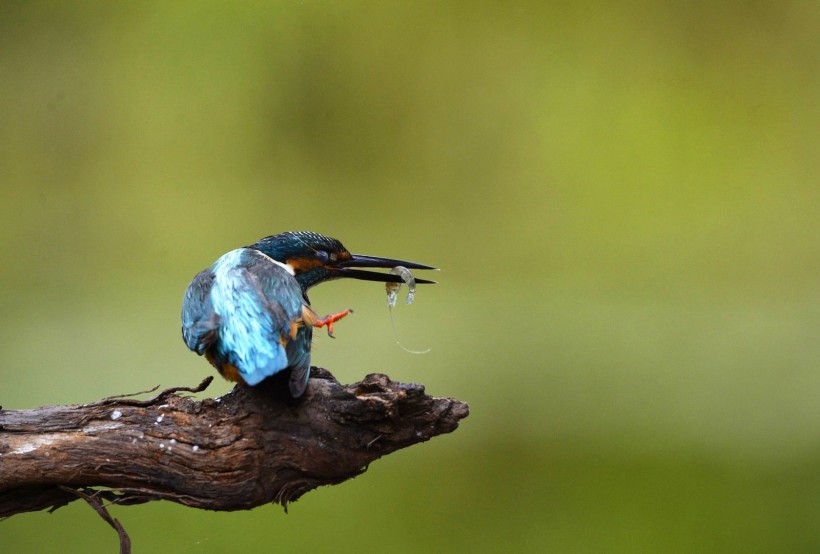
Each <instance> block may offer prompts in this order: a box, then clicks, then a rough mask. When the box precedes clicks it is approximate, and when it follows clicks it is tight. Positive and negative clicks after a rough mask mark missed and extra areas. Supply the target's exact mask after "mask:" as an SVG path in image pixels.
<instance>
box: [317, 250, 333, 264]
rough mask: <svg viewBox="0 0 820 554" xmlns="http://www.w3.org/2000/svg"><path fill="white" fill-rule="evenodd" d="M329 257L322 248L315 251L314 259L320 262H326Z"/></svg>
mask: <svg viewBox="0 0 820 554" xmlns="http://www.w3.org/2000/svg"><path fill="white" fill-rule="evenodd" d="M328 258H330V255H329V254H328V253H327V252H325V251H324V250H317V251H316V259H317V260H319V261H320V262H326V261H327V260H328Z"/></svg>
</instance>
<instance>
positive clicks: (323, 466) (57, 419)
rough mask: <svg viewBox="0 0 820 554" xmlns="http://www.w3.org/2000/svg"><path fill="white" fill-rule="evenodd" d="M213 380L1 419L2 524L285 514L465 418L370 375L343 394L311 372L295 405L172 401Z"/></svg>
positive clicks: (258, 391) (267, 398)
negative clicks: (82, 517)
mask: <svg viewBox="0 0 820 554" xmlns="http://www.w3.org/2000/svg"><path fill="white" fill-rule="evenodd" d="M210 380H211V379H210V378H208V379H206V380H205V381H203V382H202V384H201V385H200V386H199V387H196V388H193V389H191V388H184V387H182V388H174V389H168V390H166V391H163V392H161V393H160V394H158V395H156V396H155V397H153V398H150V399H148V400H136V399H133V398H129V397H126V396H119V397H111V398H106V399H103V400H100V401H98V402H94V403H92V404H82V405H69V406H47V407H42V408H38V409H35V410H21V411H15V410H0V517H6V516H10V515H13V514H18V513H22V512H28V511H36V510H43V509H52V510H53V509H56V508H59V507H60V506H63V505H65V504H67V503H69V502H71V501H72V500H76V499H77V498H84V499H85V500H87V501H88V502H89V503H90V504H91V505H92V506H94V507H95V509H98V506H99V507H102V508H103V509H104V506H102V504H101V503H100V499H104V500H105V501H107V502H113V503H117V504H139V503H143V502H148V501H151V500H171V501H173V502H178V503H180V504H184V505H186V506H193V507H196V508H204V509H208V510H245V509H250V508H254V507H256V506H259V505H261V504H266V503H270V502H274V503H279V504H282V505H283V506H285V507H287V503H288V502H292V501H294V500H296V499H298V498H299V497H300V496H302V495H303V494H305V493H306V492H308V491H310V490H312V489H315V488H316V487H318V486H321V485H332V484H336V483H341V482H342V481H345V480H347V479H350V478H352V477H355V476H357V475H360V474H361V473H363V472H364V471H365V470H366V469H367V467H368V465H369V464H370V463H371V462H372V461H374V460H377V459H378V458H380V457H382V456H384V455H386V454H390V453H391V452H394V451H396V450H398V449H400V448H404V447H407V446H410V445H413V444H416V443H419V442H424V441H427V440H429V439H431V438H432V437H434V436H436V435H439V434H442V433H449V432H452V431H454V430H455V429H456V428H457V427H458V422H459V420H461V419H463V418H465V417H467V415H468V413H469V409H468V406H467V404H465V403H463V402H459V401H458V400H454V399H451V398H433V397H430V396H427V395H426V394H425V392H424V386H423V385H419V384H404V383H397V382H395V381H391V380H390V379H389V378H388V377H387V376H386V375H382V374H371V375H368V376H367V377H365V379H364V380H362V381H361V382H359V383H354V384H352V385H346V386H345V385H341V384H339V382H338V381H336V379H334V377H333V376H332V375H331V374H330V373H329V372H327V371H325V370H321V369H318V368H313V374H312V378H311V381H310V384H309V387H308V390H307V392H306V393H305V396H304V397H303V398H301V399H299V400H298V401H292V400H289V399H288V398H287V397H285V396H283V394H282V390H284V389H287V387H286V386H284V387H283V386H282V383H277V382H272V383H263V384H262V386H258V387H254V388H248V387H244V386H237V387H236V388H234V389H233V390H232V391H231V392H229V393H228V394H226V395H225V396H223V397H221V398H216V399H206V400H202V401H197V400H195V399H193V398H191V397H188V396H182V395H180V394H178V393H179V392H183V391H187V392H199V391H200V390H204V389H205V387H207V385H208V384H209V383H210ZM91 487H93V489H92V488H91ZM89 498H93V499H94V501H96V502H97V503H98V505H95V503H94V502H92V501H91V500H90V499H89ZM99 511H100V510H99V509H98V512H99ZM100 513H101V515H103V517H105V514H103V513H102V512H100ZM114 522H116V520H114ZM109 523H111V524H112V526H114V523H112V522H109ZM117 524H118V523H117ZM115 528H116V526H115ZM126 538H127V537H126Z"/></svg>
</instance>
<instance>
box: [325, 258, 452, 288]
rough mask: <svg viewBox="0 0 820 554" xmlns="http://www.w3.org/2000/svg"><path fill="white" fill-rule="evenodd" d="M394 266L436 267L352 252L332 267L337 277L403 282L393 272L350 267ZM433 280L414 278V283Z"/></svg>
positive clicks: (387, 267) (390, 267)
mask: <svg viewBox="0 0 820 554" xmlns="http://www.w3.org/2000/svg"><path fill="white" fill-rule="evenodd" d="M396 266H403V267H406V268H407V269H438V268H437V267H433V266H431V265H424V264H417V263H416V262H408V261H407V260H394V259H392V258H378V257H376V256H363V255H361V254H353V255H352V257H351V258H350V259H349V260H345V261H343V262H339V263H338V264H336V266H335V267H333V271H334V273H336V274H337V275H338V276H339V277H350V278H351V279H361V280H362V281H379V282H381V283H403V282H404V280H403V279H402V278H401V276H400V275H395V274H393V273H379V272H377V271H362V270H360V269H350V268H353V267H382V268H385V269H392V268H394V267H396ZM433 283H435V281H428V280H427V279H416V284H433Z"/></svg>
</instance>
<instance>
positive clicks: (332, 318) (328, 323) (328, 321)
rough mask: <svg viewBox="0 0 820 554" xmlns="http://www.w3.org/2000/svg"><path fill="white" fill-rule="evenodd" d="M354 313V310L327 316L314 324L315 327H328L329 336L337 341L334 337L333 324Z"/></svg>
mask: <svg viewBox="0 0 820 554" xmlns="http://www.w3.org/2000/svg"><path fill="white" fill-rule="evenodd" d="M352 313H353V310H351V309H347V310H344V311H342V312H339V313H335V314H330V315H329V316H326V317H325V318H324V319H320V320H319V321H317V322H316V323H314V326H315V327H327V336H329V337H330V338H332V339H335V338H336V337H334V336H333V324H334V323H336V322H337V321H339V320H340V319H342V318H343V317H346V316H347V315H348V314H352Z"/></svg>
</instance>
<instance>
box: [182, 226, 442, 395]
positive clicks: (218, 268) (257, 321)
mask: <svg viewBox="0 0 820 554" xmlns="http://www.w3.org/2000/svg"><path fill="white" fill-rule="evenodd" d="M396 266H403V267H406V268H408V269H437V268H435V267H433V266H430V265H425V264H420V263H415V262H409V261H406V260H397V259H392V258H381V257H376V256H365V255H360V254H351V253H350V251H349V250H348V249H347V248H345V247H344V245H342V243H341V242H340V241H338V240H337V239H334V238H330V237H327V236H325V235H321V234H319V233H314V232H309V231H288V232H285V233H280V234H277V235H270V236H267V237H264V238H262V239H260V240H258V241H257V242H255V243H254V244H251V245H249V246H245V247H242V248H237V249H235V250H231V251H230V252H228V253H226V254H224V255H223V256H221V257H220V258H219V259H217V260H216V261H215V262H214V263H213V265H211V266H210V267H209V268H207V269H203V270H202V271H200V272H199V273H198V274H197V275H196V276H195V277H194V278H193V280H192V281H191V283H190V285H188V289H187V290H186V291H185V295H184V297H183V301H182V338H183V340H184V341H185V344H186V346H187V347H188V348H189V349H190V350H191V351H193V352H195V353H196V354H198V355H200V356H205V358H206V359H207V360H208V361H209V362H210V363H211V365H213V366H214V367H215V368H216V370H217V371H218V372H219V373H220V374H221V375H222V376H223V377H224V378H225V379H227V380H229V381H236V382H239V383H242V384H245V385H248V386H255V385H258V384H259V383H261V382H263V381H264V380H265V379H267V378H269V377H272V376H274V375H276V374H278V373H280V372H283V371H290V376H289V378H288V390H289V393H290V396H291V397H293V398H299V397H301V396H302V395H303V394H304V392H305V389H306V388H307V384H308V378H309V376H310V349H311V341H312V338H313V327H317V328H321V327H327V332H328V335H330V336H331V337H333V328H334V323H335V322H337V321H339V320H340V319H342V318H343V317H345V316H347V315H348V314H350V313H351V310H349V309H348V310H343V311H341V312H338V313H333V314H331V315H328V316H326V317H324V318H322V317H319V316H318V315H317V314H316V312H314V311H313V309H312V308H311V306H310V300H309V299H308V295H307V291H308V289H309V288H311V287H313V286H315V285H318V284H319V283H323V282H325V281H329V280H332V279H340V278H352V279H360V280H365V281H379V282H383V283H400V282H402V279H401V277H400V276H399V275H395V274H393V273H379V272H376V271H367V270H362V269H357V268H393V267H396ZM416 283H420V284H432V283H435V281H429V280H426V279H416Z"/></svg>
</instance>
